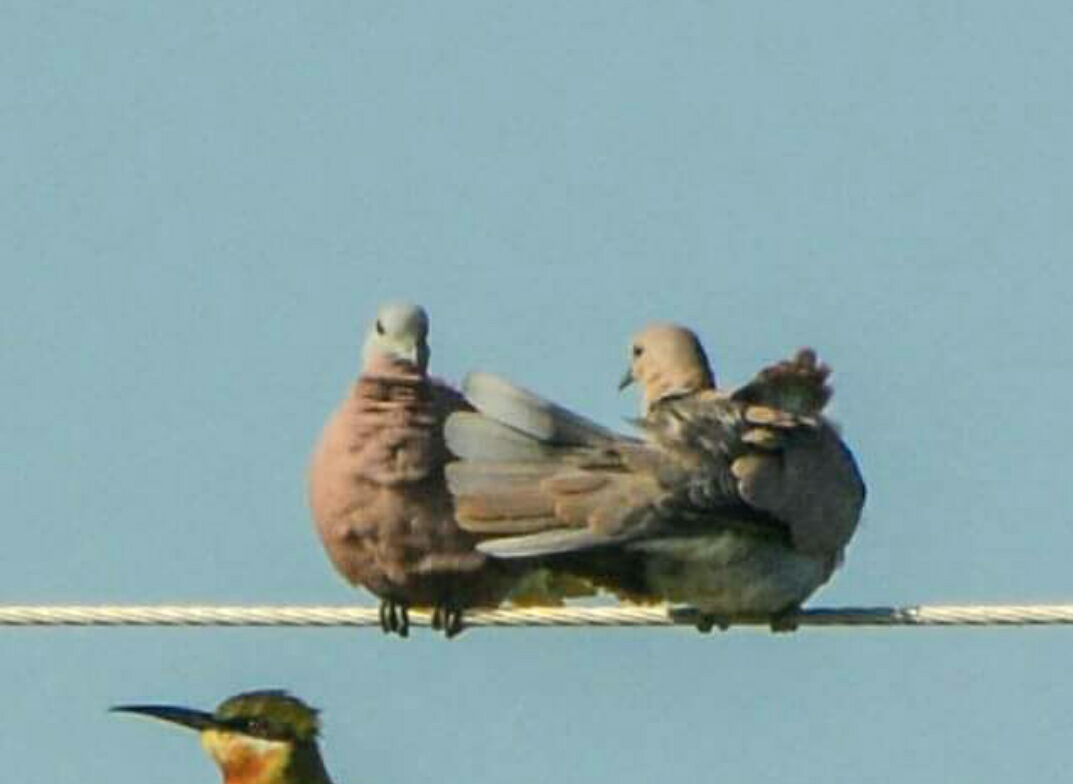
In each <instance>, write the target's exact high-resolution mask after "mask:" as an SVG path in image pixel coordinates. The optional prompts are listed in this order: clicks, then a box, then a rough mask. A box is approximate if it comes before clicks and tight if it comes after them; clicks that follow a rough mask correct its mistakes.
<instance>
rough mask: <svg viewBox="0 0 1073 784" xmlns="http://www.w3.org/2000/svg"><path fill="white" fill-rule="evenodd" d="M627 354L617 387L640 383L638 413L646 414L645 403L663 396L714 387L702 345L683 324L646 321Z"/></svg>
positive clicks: (621, 387)
mask: <svg viewBox="0 0 1073 784" xmlns="http://www.w3.org/2000/svg"><path fill="white" fill-rule="evenodd" d="M630 353H631V359H630V369H629V370H627V371H626V375H625V376H623V378H622V382H621V383H620V384H619V389H625V388H626V387H628V386H629V385H630V384H632V383H634V382H635V381H636V382H637V383H638V384H640V385H641V392H642V395H643V399H642V402H641V411H642V413H648V407H649V406H651V405H652V404H653V403H655V402H657V401H659V400H663V399H664V398H667V397H674V396H676V395H688V394H690V393H692V392H699V391H700V390H702V389H713V388H714V387H715V376H713V375H712V369H711V367H710V366H709V365H708V357H707V355H706V354H705V353H704V348H703V346H701V344H700V341H699V340H698V339H697V336H696V335H695V334H693V332H692V331H691V330H688V329H686V328H685V327H682V326H679V325H677V324H668V323H656V324H649V325H648V326H647V327H645V328H644V329H643V330H641V331H640V332H638V333H637V334H636V335H635V336H634V338H633V342H632V343H631V344H630Z"/></svg>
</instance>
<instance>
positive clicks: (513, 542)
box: [477, 528, 615, 558]
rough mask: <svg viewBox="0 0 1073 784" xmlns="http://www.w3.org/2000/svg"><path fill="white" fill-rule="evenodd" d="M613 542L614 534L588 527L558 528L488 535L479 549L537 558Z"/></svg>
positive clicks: (501, 555) (495, 555) (497, 555)
mask: <svg viewBox="0 0 1073 784" xmlns="http://www.w3.org/2000/svg"><path fill="white" fill-rule="evenodd" d="M614 542H615V539H614V538H611V537H608V536H606V535H603V534H599V533H596V532H594V531H591V530H589V529H580V530H578V529H575V528H557V529H554V530H551V531H541V532H540V533H536V534H530V535H529V536H511V537H506V538H502V539H487V540H485V541H483V542H481V543H480V544H478V545H477V549H478V550H480V551H481V552H482V553H484V554H486V555H490V556H492V557H493V558H536V557H539V556H545V555H558V554H561V553H576V552H579V551H581V550H591V549H593V548H596V547H603V546H605V545H608V544H613V543H614Z"/></svg>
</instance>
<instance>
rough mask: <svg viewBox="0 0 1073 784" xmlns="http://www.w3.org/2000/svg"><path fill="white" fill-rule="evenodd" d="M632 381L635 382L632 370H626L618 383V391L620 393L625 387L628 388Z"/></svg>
mask: <svg viewBox="0 0 1073 784" xmlns="http://www.w3.org/2000/svg"><path fill="white" fill-rule="evenodd" d="M634 381H635V379H634V377H633V368H627V369H626V375H624V376H623V377H622V380H621V381H619V382H618V391H619V392H621V391H622V390H624V389H625V388H626V387H628V386H629V385H630V384H632V383H633V382H634Z"/></svg>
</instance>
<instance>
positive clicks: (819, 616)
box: [0, 604, 1073, 627]
mask: <svg viewBox="0 0 1073 784" xmlns="http://www.w3.org/2000/svg"><path fill="white" fill-rule="evenodd" d="M430 621H431V617H430V614H429V613H427V612H423V611H419V610H414V611H412V612H411V613H410V623H411V625H413V626H428V625H429V624H430ZM785 621H786V622H787V623H788V624H789V625H791V626H792V625H795V624H796V625H798V626H827V627H831V626H1040V625H1064V624H1073V604H1014V605H921V606H912V607H839V608H822V609H814V610H803V611H801V612H799V613H796V614H793V615H790V616H788V617H787V618H786V619H785ZM695 622H696V614H695V613H693V612H692V611H690V610H688V609H685V610H677V609H674V610H670V611H669V610H668V608H667V607H665V606H657V607H625V606H616V607H539V608H509V609H500V610H473V611H470V612H467V613H466V616H465V623H466V626H467V627H475V626H506V627H510V626H514V627H527V626H528V627H533V626H586V627H597V626H675V625H694V624H695ZM768 623H769V619H767V618H735V619H733V621H732V625H734V626H739V625H743V626H767V625H768ZM379 625H380V616H379V610H378V609H377V608H374V607H339V606H335V607H332V606H329V607H302V606H277V607H257V606H196V605H189V606H187V605H45V606H31V605H22V606H20V605H8V606H0V626H321V627H331V626H351V627H355V626H357V627H364V626H372V627H379Z"/></svg>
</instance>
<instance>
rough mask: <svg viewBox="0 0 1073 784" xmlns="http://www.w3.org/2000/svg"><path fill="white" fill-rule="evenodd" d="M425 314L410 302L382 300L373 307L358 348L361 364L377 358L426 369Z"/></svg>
mask: <svg viewBox="0 0 1073 784" xmlns="http://www.w3.org/2000/svg"><path fill="white" fill-rule="evenodd" d="M428 356H429V349H428V314H427V313H426V312H425V309H424V308H423V307H421V306H420V305H414V304H413V303H411V302H385V303H384V304H383V305H381V306H380V307H379V309H378V310H377V311H376V321H374V322H373V325H372V326H371V327H370V328H369V334H368V335H366V337H365V346H364V348H363V349H362V361H363V362H364V368H365V369H368V368H369V366H370V364H372V363H373V362H375V361H376V360H378V359H383V358H387V359H393V360H398V361H402V362H407V363H409V364H411V365H413V366H415V367H416V368H417V369H418V370H420V371H421V372H422V373H424V372H425V371H426V370H427V369H428Z"/></svg>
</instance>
